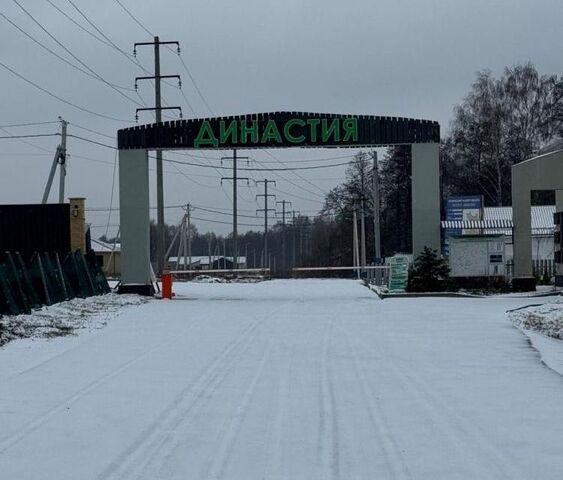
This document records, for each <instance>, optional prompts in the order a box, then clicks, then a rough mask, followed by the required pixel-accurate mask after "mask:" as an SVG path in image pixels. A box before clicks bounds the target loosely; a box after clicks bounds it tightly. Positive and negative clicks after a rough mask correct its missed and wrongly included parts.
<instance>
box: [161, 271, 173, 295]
mask: <svg viewBox="0 0 563 480" xmlns="http://www.w3.org/2000/svg"><path fill="white" fill-rule="evenodd" d="M160 279H161V282H162V298H168V299H169V300H172V274H171V273H169V272H162V275H161V277H160Z"/></svg>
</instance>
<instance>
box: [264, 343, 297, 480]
mask: <svg viewBox="0 0 563 480" xmlns="http://www.w3.org/2000/svg"><path fill="white" fill-rule="evenodd" d="M283 357H284V362H283V367H282V373H281V376H280V381H279V386H278V393H277V402H276V410H275V412H276V413H275V415H274V416H273V417H272V423H271V425H270V454H269V461H268V464H267V467H266V473H265V475H264V477H265V478H266V479H275V478H282V477H283V476H282V474H281V472H282V468H283V425H284V418H285V417H286V402H287V398H288V394H289V378H290V375H291V368H292V365H293V345H292V346H290V347H288V348H286V349H285V353H284V355H283Z"/></svg>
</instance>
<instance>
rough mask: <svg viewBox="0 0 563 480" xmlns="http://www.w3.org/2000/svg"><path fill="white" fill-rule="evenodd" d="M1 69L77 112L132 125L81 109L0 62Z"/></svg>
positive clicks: (115, 118) (120, 119)
mask: <svg viewBox="0 0 563 480" xmlns="http://www.w3.org/2000/svg"><path fill="white" fill-rule="evenodd" d="M0 67H3V68H4V69H6V70H8V71H9V72H11V73H12V74H13V75H15V76H16V77H18V78H20V79H21V80H23V81H24V82H26V83H28V84H30V85H33V86H34V87H35V88H37V89H38V90H41V91H42V92H43V93H46V94H47V95H49V96H50V97H53V98H55V99H57V100H58V101H59V102H62V103H66V104H67V105H70V106H71V107H74V108H76V109H77V110H80V111H82V112H85V113H89V114H91V115H95V116H97V117H101V118H105V119H106V120H114V121H116V122H124V123H130V122H129V121H128V120H123V119H122V118H117V117H113V116H111V115H106V114H104V113H98V112H95V111H93V110H90V109H88V108H85V107H81V106H80V105H77V104H76V103H72V102H70V101H69V100H65V99H64V98H62V97H59V96H58V95H56V94H55V93H53V92H51V91H49V90H47V89H46V88H43V87H42V86H40V85H38V84H37V83H35V82H33V81H31V80H29V79H28V78H26V77H24V76H23V75H22V74H20V73H18V72H16V71H15V70H14V69H13V68H10V67H8V66H7V65H6V64H5V63H2V62H0Z"/></svg>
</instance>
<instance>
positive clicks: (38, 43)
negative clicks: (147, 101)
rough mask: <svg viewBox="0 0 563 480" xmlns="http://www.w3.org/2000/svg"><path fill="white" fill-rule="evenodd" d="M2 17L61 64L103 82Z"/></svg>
mask: <svg viewBox="0 0 563 480" xmlns="http://www.w3.org/2000/svg"><path fill="white" fill-rule="evenodd" d="M0 16H1V17H2V18H3V19H4V20H6V21H7V22H8V23H9V24H10V25H12V26H13V27H14V28H16V29H17V30H18V31H20V32H21V33H22V34H24V35H25V36H26V37H27V38H29V39H30V40H31V41H32V42H34V43H35V44H36V45H39V47H41V48H42V49H43V50H46V51H47V52H49V53H50V54H51V55H53V56H55V57H56V58H58V59H59V60H60V61H61V62H64V63H65V64H67V65H69V66H70V67H72V68H74V69H75V70H77V71H79V72H80V73H82V74H84V75H86V76H88V77H90V78H93V79H94V80H96V81H101V80H100V78H98V77H97V76H96V75H94V74H92V73H90V72H88V71H87V70H84V69H83V68H80V67H78V66H76V65H75V64H74V63H72V62H69V61H68V60H67V59H66V58H64V57H62V56H61V55H59V54H58V53H57V52H55V51H54V50H52V49H50V48H49V47H47V46H46V45H44V44H43V43H41V42H40V41H39V40H37V39H36V38H35V37H33V36H32V35H31V34H29V33H28V32H26V31H25V30H24V29H23V28H21V27H20V26H19V25H17V24H16V23H15V22H13V21H12V20H10V19H9V18H8V17H7V16H6V15H4V14H3V13H2V12H0ZM102 83H110V84H111V85H113V86H114V87H115V88H119V89H121V90H127V91H130V92H134V91H135V89H134V88H128V87H124V86H121V85H117V84H115V83H111V82H102Z"/></svg>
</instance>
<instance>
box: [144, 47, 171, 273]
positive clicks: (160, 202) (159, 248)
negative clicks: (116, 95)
mask: <svg viewBox="0 0 563 480" xmlns="http://www.w3.org/2000/svg"><path fill="white" fill-rule="evenodd" d="M171 44H172V45H176V47H177V52H178V55H179V54H180V44H179V43H178V42H176V41H173V42H161V41H160V39H159V37H154V41H152V42H137V43H135V45H134V47H133V55H134V56H135V57H136V56H137V47H139V46H145V45H153V46H154V75H149V76H145V77H136V78H135V90H136V89H137V84H138V81H139V80H154V98H155V106H154V107H144V108H137V110H136V111H135V118H136V119H137V120H138V118H139V112H140V111H146V110H154V112H155V120H156V123H161V122H162V110H179V111H180V118H182V107H163V106H162V98H161V94H160V86H161V85H160V84H161V80H162V79H163V78H177V79H178V86H179V87H180V88H181V87H182V80H181V78H180V75H161V74H160V46H161V45H171ZM156 209H157V214H156V217H157V227H156V231H157V234H156V237H157V238H156V265H157V271H158V274H161V273H162V268H163V266H164V253H165V252H164V180H163V168H162V150H157V151H156Z"/></svg>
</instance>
